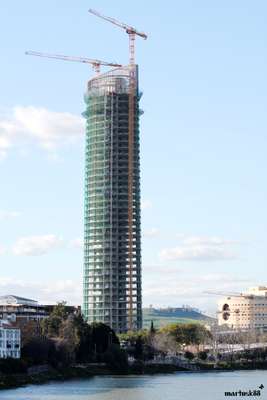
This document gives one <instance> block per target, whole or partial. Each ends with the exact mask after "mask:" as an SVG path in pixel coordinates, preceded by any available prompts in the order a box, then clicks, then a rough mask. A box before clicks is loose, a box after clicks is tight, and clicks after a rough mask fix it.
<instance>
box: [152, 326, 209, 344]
mask: <svg viewBox="0 0 267 400" xmlns="http://www.w3.org/2000/svg"><path fill="white" fill-rule="evenodd" d="M159 333H160V334H163V335H169V336H171V337H173V338H174V339H175V342H176V343H177V344H180V345H200V344H202V343H205V342H207V341H208V340H210V339H211V338H212V335H211V333H210V331H209V330H208V329H206V328H205V327H204V325H201V324H171V325H168V326H166V327H164V328H162V329H160V331H159Z"/></svg>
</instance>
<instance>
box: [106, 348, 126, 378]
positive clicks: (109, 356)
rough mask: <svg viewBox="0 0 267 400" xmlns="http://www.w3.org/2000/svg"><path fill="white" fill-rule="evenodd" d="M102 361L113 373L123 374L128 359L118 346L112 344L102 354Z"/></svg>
mask: <svg viewBox="0 0 267 400" xmlns="http://www.w3.org/2000/svg"><path fill="white" fill-rule="evenodd" d="M103 361H104V362H105V363H106V364H107V366H108V367H110V368H111V369H112V370H113V371H116V372H120V373H125V372H127V369H128V358H127V353H126V351H124V350H122V349H121V348H120V346H119V345H118V344H112V345H111V346H110V347H109V348H108V349H107V351H106V352H105V353H104V354H103Z"/></svg>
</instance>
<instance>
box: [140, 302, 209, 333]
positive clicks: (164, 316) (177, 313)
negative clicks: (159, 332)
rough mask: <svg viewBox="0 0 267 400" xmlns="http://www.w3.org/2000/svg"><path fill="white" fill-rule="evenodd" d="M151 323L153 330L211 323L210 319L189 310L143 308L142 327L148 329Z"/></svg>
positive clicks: (196, 311) (198, 312)
mask: <svg viewBox="0 0 267 400" xmlns="http://www.w3.org/2000/svg"><path fill="white" fill-rule="evenodd" d="M151 321H153V323H154V327H155V328H160V327H163V326H165V325H168V324H173V323H184V324H188V323H204V322H209V321H212V318H210V317H208V316H206V315H204V314H202V313H201V312H200V311H198V310H195V309H191V308H183V307H181V308H161V309H156V308H144V309H143V327H144V328H149V327H150V324H151Z"/></svg>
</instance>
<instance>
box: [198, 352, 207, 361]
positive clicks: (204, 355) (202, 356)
mask: <svg viewBox="0 0 267 400" xmlns="http://www.w3.org/2000/svg"><path fill="white" fill-rule="evenodd" d="M197 356H198V358H199V359H200V360H202V361H206V360H207V358H208V353H207V352H206V351H200V352H199V353H198V355H197Z"/></svg>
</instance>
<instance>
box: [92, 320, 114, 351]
mask: <svg viewBox="0 0 267 400" xmlns="http://www.w3.org/2000/svg"><path fill="white" fill-rule="evenodd" d="M91 335H92V346H93V348H94V351H95V353H100V354H101V353H105V352H106V351H107V349H108V348H109V347H110V346H111V345H112V344H117V345H119V344H120V342H119V339H118V338H117V336H116V334H115V332H114V331H113V330H112V329H111V328H110V327H109V326H108V325H105V324H103V323H102V322H94V323H92V324H91Z"/></svg>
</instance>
